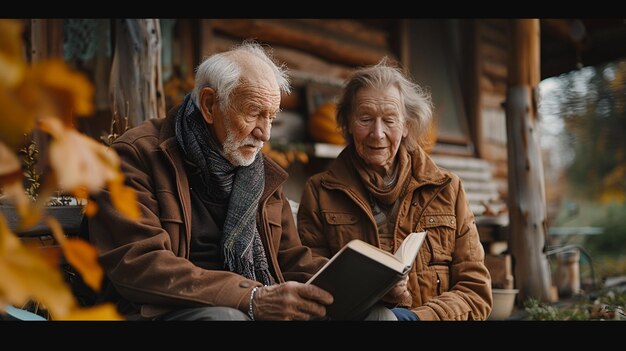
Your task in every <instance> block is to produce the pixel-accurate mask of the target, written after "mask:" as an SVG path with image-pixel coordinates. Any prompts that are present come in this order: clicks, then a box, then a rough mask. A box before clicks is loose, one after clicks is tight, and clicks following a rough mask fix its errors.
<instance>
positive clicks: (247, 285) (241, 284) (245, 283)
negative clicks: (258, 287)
mask: <svg viewBox="0 0 626 351" xmlns="http://www.w3.org/2000/svg"><path fill="white" fill-rule="evenodd" d="M250 286H251V285H250V282H249V281H247V280H244V281H241V282H239V287H241V288H249V287H250Z"/></svg>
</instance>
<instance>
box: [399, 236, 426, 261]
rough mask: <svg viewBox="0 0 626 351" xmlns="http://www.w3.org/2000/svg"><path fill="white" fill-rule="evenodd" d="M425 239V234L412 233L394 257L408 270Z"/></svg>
mask: <svg viewBox="0 0 626 351" xmlns="http://www.w3.org/2000/svg"><path fill="white" fill-rule="evenodd" d="M424 239H426V232H425V231H424V232H413V233H411V234H409V235H408V236H407V237H406V238H405V239H404V241H402V244H400V247H399V248H398V250H396V253H395V254H394V256H395V257H396V259H398V261H400V262H402V264H404V266H405V267H406V268H410V267H411V266H412V265H413V261H415V257H416V256H417V252H418V251H419V249H420V247H421V246H422V243H423V242H424Z"/></svg>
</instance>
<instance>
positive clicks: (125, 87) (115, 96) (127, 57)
mask: <svg viewBox="0 0 626 351" xmlns="http://www.w3.org/2000/svg"><path fill="white" fill-rule="evenodd" d="M116 21H117V25H116V26H115V34H114V35H115V53H114V56H113V65H112V68H111V78H110V84H109V95H110V97H111V106H112V112H113V118H116V119H117V121H118V124H117V125H118V126H120V127H124V126H125V123H124V119H125V118H128V127H134V126H137V125H139V124H140V123H141V122H143V121H145V120H147V119H149V118H159V117H165V112H166V111H165V97H164V95H163V81H162V72H161V30H160V25H159V20H158V19H124V20H116ZM115 132H117V133H118V134H121V133H123V132H124V130H123V129H122V130H117V131H115Z"/></svg>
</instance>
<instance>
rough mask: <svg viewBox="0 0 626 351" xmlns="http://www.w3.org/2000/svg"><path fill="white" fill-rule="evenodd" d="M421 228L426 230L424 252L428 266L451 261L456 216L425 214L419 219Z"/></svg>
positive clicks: (445, 263)
mask: <svg viewBox="0 0 626 351" xmlns="http://www.w3.org/2000/svg"><path fill="white" fill-rule="evenodd" d="M420 226H421V227H422V229H423V230H426V231H428V235H427V236H426V246H427V247H428V250H427V252H426V253H425V254H426V255H427V256H429V257H425V258H426V262H425V263H426V264H427V265H428V266H436V265H445V266H449V265H450V263H451V262H452V252H453V251H454V238H455V236H456V216H454V215H445V214H426V215H424V217H423V218H422V219H421V221H420Z"/></svg>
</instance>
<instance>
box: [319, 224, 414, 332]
mask: <svg viewBox="0 0 626 351" xmlns="http://www.w3.org/2000/svg"><path fill="white" fill-rule="evenodd" d="M424 238H426V232H419V233H411V234H409V235H408V236H407V237H406V238H405V239H404V241H403V242H402V244H401V245H400V247H399V248H398V250H396V253H395V254H394V255H392V254H390V253H388V252H386V251H384V250H381V249H379V248H377V247H375V246H373V245H370V244H368V243H366V242H364V241H361V240H352V241H350V242H349V243H348V244H346V246H344V247H343V248H342V249H341V250H339V252H337V253H336V254H335V255H334V256H333V257H332V258H331V259H330V261H328V262H327V263H326V264H325V265H324V266H323V267H322V268H321V269H320V270H319V271H318V272H317V273H316V274H315V275H314V276H313V277H311V279H309V281H308V282H307V284H313V285H316V286H319V287H320V288H322V289H324V290H326V291H328V292H329V293H331V294H332V295H333V297H334V301H333V303H332V304H331V305H329V306H327V307H326V315H327V317H329V318H330V319H333V320H359V319H363V318H364V317H365V315H366V313H367V312H368V311H369V309H370V308H371V307H372V306H374V304H376V302H378V301H379V300H380V299H381V298H382V297H383V296H384V295H385V294H386V293H387V292H388V291H389V290H391V288H393V286H394V285H395V284H396V283H397V282H399V281H400V280H401V279H402V278H403V277H404V276H406V275H407V274H408V272H409V271H410V270H411V267H412V266H413V262H415V257H416V256H417V252H418V251H419V248H420V246H422V243H423V242H424Z"/></svg>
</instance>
